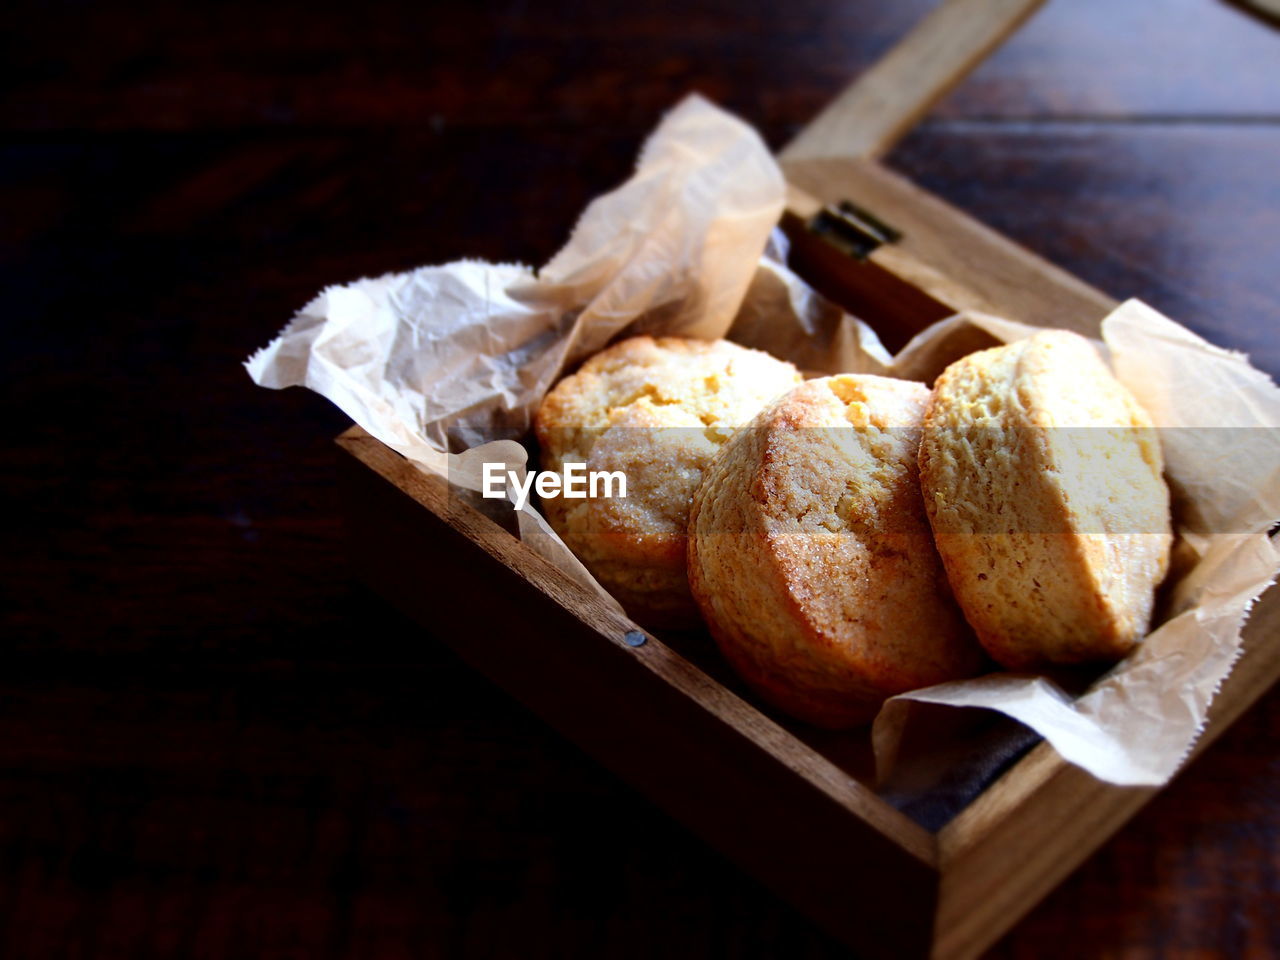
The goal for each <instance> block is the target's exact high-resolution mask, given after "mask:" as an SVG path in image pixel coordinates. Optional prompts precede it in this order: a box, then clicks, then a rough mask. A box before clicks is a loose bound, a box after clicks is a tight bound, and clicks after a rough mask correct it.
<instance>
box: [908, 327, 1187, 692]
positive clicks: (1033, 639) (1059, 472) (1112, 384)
mask: <svg viewBox="0 0 1280 960" xmlns="http://www.w3.org/2000/svg"><path fill="white" fill-rule="evenodd" d="M1162 469H1163V464H1162V458H1161V453H1160V443H1159V439H1158V437H1157V436H1156V432H1155V429H1154V428H1153V427H1152V424H1151V419H1150V417H1148V416H1147V413H1146V411H1144V410H1143V409H1142V407H1141V406H1139V405H1138V402H1137V401H1136V400H1134V398H1133V396H1132V395H1131V394H1130V393H1129V391H1128V390H1127V389H1125V387H1124V385H1123V384H1121V383H1120V382H1119V381H1118V380H1116V378H1115V377H1114V376H1112V374H1111V371H1110V370H1108V369H1107V367H1106V365H1105V364H1103V362H1102V358H1101V357H1099V356H1098V354H1097V352H1096V351H1095V350H1094V349H1093V347H1092V346H1091V345H1090V344H1089V342H1088V341H1087V340H1085V339H1084V338H1083V337H1080V336H1078V335H1076V334H1074V333H1069V332H1067V331H1065V330H1054V331H1045V332H1042V333H1037V334H1035V335H1034V336H1031V337H1028V338H1026V339H1024V340H1017V341H1015V342H1013V343H1010V344H1007V345H1006V346H1003V347H996V348H994V349H991V350H983V351H980V352H978V353H973V354H970V355H969V356H967V357H964V358H962V359H960V360H958V361H956V362H955V363H953V364H952V365H951V366H949V367H948V368H947V369H946V370H945V371H944V372H943V374H942V376H940V377H939V378H938V381H937V383H936V384H935V390H934V395H933V399H932V401H931V403H930V405H929V411H928V413H927V415H926V417H925V425H924V435H923V439H922V442H921V446H920V480H921V483H922V485H923V488H924V495H925V502H926V504H927V505H928V509H929V519H930V521H931V523H932V525H933V531H934V535H935V537H936V539H937V543H938V550H939V552H940V553H941V554H942V558H943V561H944V563H945V564H946V568H947V574H948V576H949V578H950V580H951V586H952V589H953V590H954V591H955V595H956V599H957V600H959V602H960V605H961V607H962V608H963V609H964V612H965V616H966V617H967V618H968V619H969V622H970V623H971V624H972V625H973V627H974V629H975V630H976V631H977V634H978V639H979V640H981V641H982V644H983V646H985V647H986V648H987V651H988V652H989V653H990V654H991V656H992V657H994V658H995V659H996V660H998V661H999V662H1000V663H1001V664H1003V665H1004V666H1006V667H1008V668H1010V669H1013V670H1027V669H1033V668H1036V667H1040V666H1043V665H1045V664H1049V663H1064V664H1069V663H1082V662H1088V661H1095V660H1117V659H1119V658H1121V657H1123V656H1124V655H1125V654H1127V653H1128V652H1129V651H1130V650H1131V649H1132V648H1133V646H1134V645H1135V644H1136V643H1138V642H1139V641H1140V640H1141V639H1142V637H1143V636H1144V635H1145V634H1146V631H1147V627H1148V625H1149V623H1150V619H1151V611H1152V607H1153V605H1154V596H1155V589H1156V587H1157V586H1158V585H1159V583H1160V581H1161V580H1162V579H1164V575H1165V571H1166V569H1167V567H1168V559H1169V545H1170V541H1171V539H1172V537H1171V536H1170V519H1169V491H1168V488H1167V487H1166V486H1165V482H1164V479H1163V477H1162V476H1161V471H1162Z"/></svg>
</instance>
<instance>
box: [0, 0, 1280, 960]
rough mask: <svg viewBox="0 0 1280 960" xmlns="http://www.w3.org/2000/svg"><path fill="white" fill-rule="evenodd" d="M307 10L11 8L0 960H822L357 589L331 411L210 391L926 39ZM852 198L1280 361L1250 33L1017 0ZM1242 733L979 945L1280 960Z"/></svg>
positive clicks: (1261, 37) (678, 8)
mask: <svg viewBox="0 0 1280 960" xmlns="http://www.w3.org/2000/svg"><path fill="white" fill-rule="evenodd" d="M316 6H317V5H315V4H304V3H285V4H273V5H260V4H256V3H245V2H237V3H228V4H222V5H218V6H217V7H214V6H212V5H211V6H209V7H208V8H206V9H203V10H202V9H199V8H196V7H192V6H190V5H179V4H167V3H165V4H162V3H154V4H143V3H134V4H128V5H123V6H122V5H111V4H87V3H57V2H49V0H42V2H30V0H18V2H17V3H16V4H14V5H11V6H10V7H9V8H8V11H7V13H6V17H5V20H6V26H5V29H4V31H3V36H2V37H0V43H2V44H3V47H4V53H3V57H2V58H0V70H2V71H3V76H4V84H3V93H2V94H0V125H2V131H3V142H2V144H0V157H2V159H0V211H2V213H0V224H2V227H0V245H2V246H0V250H2V252H3V257H2V260H3V265H2V267H0V271H2V274H0V275H2V277H3V286H2V289H3V301H2V302H3V308H4V329H5V343H6V345H7V349H5V350H4V351H3V370H4V381H3V382H4V385H5V391H6V393H7V397H8V403H7V409H8V411H9V414H8V415H9V419H10V426H9V428H8V431H9V437H10V439H9V441H7V443H6V453H5V469H4V471H3V476H4V485H5V489H6V493H7V495H8V510H7V515H8V517H9V520H8V521H6V531H5V532H6V537H5V540H6V544H7V547H6V549H5V551H4V560H3V563H4V568H5V569H4V577H3V584H4V590H5V598H4V605H3V615H4V632H3V644H2V645H0V650H2V651H3V652H2V654H0V656H2V657H3V661H2V662H0V955H3V956H5V957H41V958H43V957H93V958H126V957H127V958H138V957H150V956H161V955H164V956H172V955H198V956H206V957H237V958H240V957H281V958H283V957H289V958H294V957H313V956H316V957H329V956H332V957H379V958H381V957H424V956H425V957H434V956H448V957H467V958H472V957H502V958H507V957H519V958H522V960H524V958H540V957H547V958H550V957H557V958H559V957H583V958H597V957H627V956H635V957H650V956H690V957H706V956H724V957H739V956H742V957H782V956H785V957H788V958H792V957H794V958H806V957H836V956H843V955H844V953H843V951H842V950H841V948H840V947H839V946H838V945H837V944H835V943H834V942H832V941H831V940H830V939H828V938H827V937H826V936H825V935H824V934H822V933H821V932H819V931H818V930H816V929H814V928H813V927H812V926H810V925H809V924H808V922H807V921H805V920H804V919H803V918H802V917H800V916H799V915H798V914H796V913H795V912H793V911H792V910H791V909H790V908H788V907H786V906H784V905H783V904H781V903H779V902H778V901H777V900H775V899H774V898H773V897H772V896H771V895H770V894H769V893H768V892H767V891H765V890H764V889H762V888H761V887H759V886H758V885H757V884H756V883H755V882H754V881H753V880H751V879H749V878H748V877H745V876H743V875H742V874H740V873H739V872H738V871H736V870H735V869H734V868H733V867H731V866H730V865H728V864H727V863H725V862H724V861H722V860H721V859H720V858H719V857H718V856H717V855H715V854H714V853H712V852H710V851H709V850H708V849H706V848H705V847H704V846H703V845H702V843H701V842H700V841H699V840H698V839H697V838H695V837H693V836H691V835H688V834H687V833H685V832H684V831H683V830H682V829H681V828H680V827H678V826H676V825H675V824H673V823H672V822H671V821H670V820H668V819H667V818H666V817H665V816H664V815H663V814H662V813H660V812H659V811H657V810H656V809H654V808H653V807H651V806H650V805H649V804H648V803H647V802H646V801H644V800H643V799H641V798H639V797H638V796H636V795H635V794H633V793H632V792H631V791H630V790H629V789H628V788H626V787H625V786H624V785H622V784H620V783H619V782H617V781H616V780H614V779H613V778H612V777H611V776H610V775H609V774H607V773H606V772H604V771H602V770H601V769H600V768H598V767H597V766H595V765H594V764H593V763H592V762H590V761H588V760H587V759H585V758H584V757H583V756H582V755H580V754H579V753H578V752H577V751H576V750H575V749H574V748H572V747H571V746H569V745H567V744H566V743H565V742H563V741H562V740H561V739H560V738H559V737H558V736H556V735H555V734H553V733H552V732H550V731H549V730H548V729H547V728H545V727H544V726H543V725H542V724H541V723H540V722H539V721H538V720H536V719H535V718H533V717H532V716H530V715H529V714H527V713H526V712H524V711H523V710H522V709H521V708H520V707H518V706H516V705H514V704H513V703H512V702H511V701H509V700H508V699H507V698H506V697H505V696H504V695H502V694H501V693H499V692H498V691H496V690H495V689H493V688H492V687H490V686H489V685H488V684H487V683H486V682H485V681H483V680H481V679H479V678H478V677H477V676H475V675H474V674H473V673H471V672H470V671H469V670H467V669H465V668H464V667H462V666H461V665H460V664H459V663H458V662H457V661H456V660H455V659H454V657H453V656H452V655H451V654H450V653H448V652H446V650H445V649H444V647H443V646H442V645H441V644H440V643H438V642H437V641H435V640H433V639H432V638H431V637H428V636H424V635H423V633H422V631H420V630H419V629H417V628H415V627H414V626H413V625H412V624H410V623H408V622H406V621H404V620H402V619H400V618H399V617H398V616H397V615H396V614H395V613H393V612H392V611H390V610H388V609H387V608H386V607H385V606H384V605H383V604H382V603H380V602H379V601H378V600H376V599H375V598H374V597H373V596H372V595H371V594H369V593H368V592H366V591H365V590H364V589H362V588H361V587H360V586H358V585H357V584H355V583H354V582H353V581H352V579H351V578H350V576H349V574H348V572H347V569H346V566H345V563H344V557H343V552H342V545H341V531H340V526H339V522H338V519H337V518H338V508H337V504H336V502H335V490H334V470H333V455H332V452H331V446H330V440H331V438H332V437H333V436H334V435H335V434H336V433H337V432H338V431H339V430H340V429H341V428H342V427H343V426H344V418H343V417H342V416H341V415H339V414H338V413H336V412H335V411H334V410H333V409H331V408H330V407H329V406H328V405H327V403H326V402H325V401H323V400H321V399H319V398H318V397H315V396H313V395H310V394H307V393H305V392H302V391H290V392H285V393H268V392H266V391H262V390H259V389H257V388H255V387H253V386H252V385H251V384H250V382H249V380H248V378H247V377H246V376H245V375H244V373H243V371H242V370H241V369H240V366H239V363H240V361H241V360H242V359H243V358H244V357H245V356H246V355H247V354H248V353H249V352H250V351H251V350H252V349H254V348H255V347H257V346H259V345H261V344H262V343H264V342H265V341H266V340H267V339H268V338H269V337H270V336H272V335H273V334H274V332H275V330H276V329H277V328H278V327H279V326H280V325H281V324H282V323H283V322H284V321H285V320H287V319H288V317H289V316H290V315H291V313H292V311H293V310H295V309H296V308H297V307H299V306H300V305H302V304H303V303H304V302H305V301H307V300H308V299H309V298H310V297H311V296H312V295H313V294H314V293H315V292H316V291H317V290H318V289H319V288H321V287H322V286H324V285H325V284H327V283H332V282H340V281H344V280H349V279H352V278H355V277H358V276H361V275H371V274H378V273H382V272H384V271H389V270H399V269H404V268H407V267H411V266H414V265H417V264H420V263H429V262H440V261H444V260H448V259H453V258H456V257H459V256H462V255H469V256H480V257H487V258H491V259H500V260H511V259H519V260H523V261H526V262H533V263H537V262H541V261H542V260H545V259H546V258H547V257H549V256H550V254H551V253H553V252H554V251H555V249H556V248H557V247H558V245H559V244H560V243H561V242H562V241H563V239H564V238H565V237H566V235H567V232H568V230H569V228H570V226H571V225H572V223H573V220H574V217H575V215H576V213H577V212H578V211H579V209H580V208H581V207H582V206H583V205H584V203H585V202H586V201H587V199H588V198H590V197H591V196H592V195H593V194H595V193H597V192H599V191H601V190H603V189H605V188H607V187H609V186H611V185H613V184H614V183H616V182H617V181H619V180H621V179H622V178H624V177H625V176H626V174H627V172H628V170H629V168H630V165H631V163H632V158H633V155H634V153H635V150H636V148H637V145H638V143H639V140H640V139H641V137H642V136H643V134H644V133H645V132H646V131H647V130H649V129H650V128H651V127H652V126H653V124H654V123H655V122H656V121H657V119H658V118H659V116H660V115H661V113H662V111H663V110H664V109H665V108H666V107H668V106H670V105H671V104H673V103H674V102H675V101H676V100H677V99H678V98H679V97H680V96H681V95H682V94H684V93H685V92H686V91H688V90H690V89H697V90H701V91H702V92H704V93H705V94H707V95H709V96H711V97H712V98H714V99H716V100H718V101H720V102H721V103H723V104H725V105H727V106H728V107H730V108H732V109H733V110H735V111H737V112H738V113H740V114H741V115H742V116H744V117H746V118H747V119H749V120H750V121H752V122H754V123H756V124H757V125H758V126H759V127H760V129H761V130H762V131H763V132H764V134H765V135H766V137H767V138H768V140H769V141H770V142H771V143H772V144H774V145H781V144H782V143H783V142H785V141H786V139H787V138H788V137H789V136H790V135H791V134H792V133H793V132H794V131H795V130H796V129H797V128H798V127H799V125H801V124H802V123H804V122H805V121H806V120H807V119H809V118H810V117H811V116H812V115H813V114H814V113H815V112H816V111H817V110H818V109H819V108H820V106H822V105H823V104H824V103H825V102H827V101H828V100H829V99H830V98H831V97H832V96H833V95H834V94H835V93H836V92H837V90H838V89H840V88H841V87H842V86H843V85H844V83H845V82H846V81H847V80H848V79H850V78H851V77H852V76H853V75H854V74H856V73H857V71H858V70H859V69H861V68H862V67H864V66H865V65H867V64H868V63H870V62H871V61H872V60H873V59H874V58H875V57H876V56H877V55H879V54H880V53H882V52H883V51H884V50H885V49H886V48H887V47H888V45H889V44H890V43H891V42H892V41H893V39H894V38H895V37H897V36H898V35H899V34H900V33H901V32H902V31H904V30H905V29H906V27H907V25H908V24H909V23H910V22H911V21H912V20H913V18H914V17H915V16H917V15H918V14H919V13H920V12H921V11H922V10H923V9H925V7H926V6H927V5H926V4H925V3H923V2H917V0H912V2H896V3H892V4H890V3H874V2H852V0H849V2H843V3H833V2H827V3H823V2H820V0H792V2H790V3H787V4H774V3H767V2H743V0H737V2H733V3H727V2H726V3H714V2H702V0H692V2H691V0H684V2H681V3H658V4H609V3H605V4H591V5H578V4H571V3H560V2H553V3H547V4H541V5H537V6H536V7H535V6H534V5H526V4H524V3H520V2H512V3H508V4H504V5H501V6H494V7H492V8H489V9H481V8H480V7H479V6H478V5H474V4H471V3H467V2H454V3H441V4H425V3H418V4H403V5H400V4H390V3H380V2H369V3H363V4H352V5H348V7H347V9H346V10H345V11H343V12H340V13H333V12H322V11H320V10H317V9H316ZM892 162H893V163H894V164H895V165H896V166H898V167H899V168H900V169H902V170H904V171H906V172H907V173H908V174H910V175H911V176H912V177H914V178H916V179H917V180H919V181H920V182H922V183H924V184H926V185H927V186H929V187H930V188H932V189H934V190H936V191H937V192H939V193H940V194H942V195H943V196H944V197H947V198H948V199H950V200H952V201H954V202H955V203H957V204H958V205H960V206H961V207H963V208H966V209H968V210H969V211H971V212H972V213H974V214H976V215H977V216H978V217H979V218H980V219H982V220H984V221H986V222H987V223H989V224H991V225H993V226H995V227H997V228H998V229H1000V230H1002V231H1005V232H1006V233H1008V234H1009V235H1011V236H1013V237H1014V238H1016V239H1018V240H1020V241H1022V242H1024V243H1025V244H1027V245H1028V246H1030V247H1032V248H1033V249H1036V250H1038V251H1040V252H1042V253H1044V254H1046V255H1048V256H1049V258H1050V259H1052V260H1054V261H1057V262H1058V263H1060V264H1062V265H1063V266H1065V267H1067V268H1068V269H1070V270H1072V271H1074V272H1076V273H1078V274H1079V275H1081V276H1083V277H1085V278H1086V279H1088V280H1090V281H1092V282H1094V283H1095V284H1097V285H1098V286H1100V287H1102V288H1103V289H1105V290H1106V291H1108V292H1110V293H1112V294H1115V295H1118V296H1125V295H1137V296H1140V297H1143V298H1146V299H1147V300H1149V301H1150V302H1151V303H1153V304H1154V305H1155V306H1157V307H1159V308H1161V309H1163V310H1165V311H1166V312H1168V313H1169V314H1171V315H1172V316H1174V317H1176V318H1178V319H1179V320H1181V321H1182V322H1184V323H1186V324H1188V325H1189V326H1191V327H1193V328H1195V329H1197V330H1200V331H1202V332H1203V333H1205V334H1206V335H1208V336H1210V337H1211V338H1212V339H1214V340H1216V341H1218V342H1220V343H1224V344H1227V345H1231V346H1234V347H1237V348H1241V349H1246V350H1248V351H1250V352H1251V353H1252V355H1253V356H1254V358H1255V360H1256V362H1257V363H1258V364H1259V365H1260V366H1262V367H1263V368H1264V369H1266V370H1268V371H1269V372H1271V373H1272V374H1277V373H1280V338H1278V337H1277V324H1278V323H1280V254H1278V251H1280V239H1278V238H1280V33H1277V32H1276V31H1275V30H1274V29H1272V28H1270V27H1268V26H1267V25H1265V24H1264V23H1263V22H1261V21H1257V20H1253V19H1251V18H1250V17H1249V16H1247V15H1245V14H1244V13H1242V12H1240V11H1239V10H1238V9H1237V8H1235V7H1232V6H1228V5H1226V4H1224V3H1222V2H1218V0H1165V2H1163V3H1159V4H1154V3H1116V2H1114V0H1070V2H1069V0H1054V2H1052V3H1051V4H1050V6H1049V8H1048V9H1046V10H1045V11H1044V12H1042V13H1041V14H1039V15H1038V16H1037V17H1036V18H1035V19H1034V20H1033V21H1032V22H1031V23H1030V24H1029V25H1028V26H1027V27H1026V28H1024V30H1023V32H1022V33H1021V34H1019V35H1018V36H1017V37H1015V38H1014V39H1013V40H1012V41H1011V42H1010V44H1009V45H1008V46H1007V47H1006V48H1005V49H1004V50H1003V51H1001V52H1000V53H999V54H998V55H996V56H995V57H994V58H993V59H992V60H991V61H990V62H989V63H987V64H986V65H984V66H983V67H982V68H980V69H979V71H978V72H977V73H976V75H975V76H974V77H973V78H972V79H971V81H970V82H969V83H968V84H967V85H966V86H964V87H963V88H962V89H961V90H960V91H959V92H957V93H956V94H955V95H953V96H952V97H951V98H950V99H949V100H948V101H947V102H946V103H945V104H944V105H943V106H942V107H941V108H940V109H939V110H938V111H937V112H936V113H935V114H934V116H933V117H932V118H931V119H930V120H929V121H928V122H927V123H925V124H924V125H923V126H922V127H920V128H919V129H918V130H917V131H916V132H915V133H913V134H912V135H911V136H910V137H909V139H908V140H907V141H906V142H905V143H904V144H903V145H902V146H901V147H900V148H899V149H898V150H897V151H896V153H895V155H894V156H893V158H892ZM423 589H424V590H425V589H429V588H428V586H427V583H426V581H425V579H424V587H423ZM441 602H442V603H447V602H448V598H447V597H442V598H441ZM1277 734H1280V691H1278V692H1275V693H1273V694H1271V695H1270V696H1268V697H1267V698H1265V699H1264V700H1263V702H1262V703H1261V704H1260V705H1259V706H1258V707H1256V708H1255V709H1254V710H1253V711H1252V712H1251V713H1250V714H1249V715H1248V716H1246V717H1245V718H1244V719H1243V720H1242V721H1241V722H1240V723H1239V724H1238V725H1237V726H1236V728H1235V729H1233V730H1232V731H1231V732H1230V733H1228V734H1227V735H1226V736H1225V737H1224V738H1223V739H1222V741H1221V742H1220V743H1219V744H1218V745H1216V746H1215V747H1214V748H1213V749H1212V750H1211V751H1210V752H1209V753H1208V755H1207V756H1206V757H1204V758H1203V759H1201V760H1199V761H1197V762H1196V763H1195V764H1193V765H1192V766H1191V768H1190V769H1189V770H1187V771H1185V772H1184V773H1183V774H1182V775H1181V776H1180V777H1179V778H1178V779H1177V781H1176V782H1175V783H1174V784H1173V785H1172V786H1171V787H1170V788H1169V789H1168V790H1167V791H1166V792H1165V793H1164V794H1163V795H1162V796H1161V797H1160V798H1158V799H1157V800H1156V801H1155V802H1154V803H1153V804H1152V805H1151V806H1150V808H1148V809H1147V810H1146V811H1144V812H1143V813H1142V814H1141V816H1140V817H1139V818H1138V819H1137V820H1136V821H1135V822H1134V823H1132V824H1131V825H1130V826H1128V827H1127V828H1125V829H1124V831H1123V832H1122V833H1121V834H1120V835H1119V836H1118V837H1117V838H1116V839H1115V840H1114V841H1113V842H1111V843H1110V844H1108V845H1107V846H1106V847H1105V848H1104V849H1103V850H1102V852H1101V853H1099V854H1098V855H1097V856H1095V857H1094V858H1093V859H1092V860H1091V861H1090V862H1089V863H1088V864H1087V865H1086V866H1085V867H1084V868H1083V869H1082V870H1081V871H1079V873H1077V874H1076V875H1075V876H1074V877H1073V878H1072V879H1071V880H1069V881H1068V882H1067V883H1066V884H1064V885H1063V886H1062V887H1061V888H1060V889H1059V890H1057V891H1056V892H1055V893H1054V894H1052V895H1051V896H1050V897H1049V898H1048V899H1047V900H1046V901H1045V902H1044V904H1043V905H1042V906H1041V907H1039V908H1038V909H1037V910H1036V911H1035V912H1034V913H1033V914H1032V915H1031V916H1030V917H1029V918H1028V919H1027V920H1026V921H1025V922H1023V923H1022V924H1021V925H1020V926H1019V927H1018V928H1017V929H1016V930H1015V931H1014V933H1013V934H1012V935H1010V936H1009V937H1008V938H1007V940H1006V941H1005V942H1004V943H1003V944H1002V945H1001V946H1000V947H999V948H998V949H997V950H996V955H997V956H1002V957H1005V956H1007V957H1023V956H1028V957H1029V956H1036V957H1044V956H1051V957H1057V956H1061V957H1078V956H1094V955H1126V956H1140V957H1146V956H1169V957H1197V958H1201V957H1219V956H1221V957H1239V956H1246V955H1256V956H1264V955H1267V954H1271V955H1276V954H1280V920H1278V919H1277V918H1278V917H1280V797H1278V795H1277V791H1278V789H1280V746H1278V745H1277Z"/></svg>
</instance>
